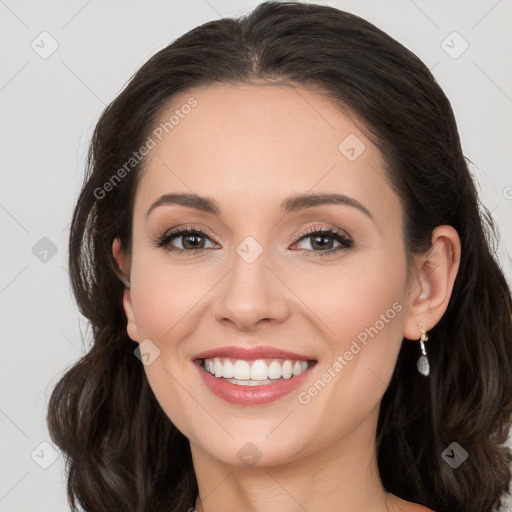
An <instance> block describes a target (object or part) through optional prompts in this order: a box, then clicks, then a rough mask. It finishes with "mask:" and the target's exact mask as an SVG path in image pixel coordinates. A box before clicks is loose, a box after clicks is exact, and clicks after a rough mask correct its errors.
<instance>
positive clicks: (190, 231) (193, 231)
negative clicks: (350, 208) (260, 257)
mask: <svg viewBox="0 0 512 512" xmlns="http://www.w3.org/2000/svg"><path fill="white" fill-rule="evenodd" d="M183 235H199V236H200V237H201V238H208V239H210V238H211V237H210V236H209V235H208V234H207V233H205V232H204V231H202V230H201V229H197V228H193V227H189V226H187V227H184V228H181V229H178V230H176V231H171V232H170V233H166V234H164V235H163V236H162V237H160V238H159V239H158V240H157V241H156V243H155V245H156V247H161V248H163V249H164V250H166V251H168V252H173V253H175V254H186V255H187V256H193V255H195V254H197V253H200V252H203V251H208V250H209V249H206V248H202V249H179V248H176V247H170V246H169V244H170V242H171V240H173V239H174V238H179V237H180V236H183ZM312 235H320V236H327V237H328V238H334V239H335V240H336V241H338V242H340V244H341V245H340V246H339V247H336V248H334V249H329V250H328V251H313V250H311V249H300V250H299V251H298V252H299V253H300V254H305V255H308V254H309V255H311V256H313V257H315V258H316V257H323V256H325V255H330V254H333V253H335V252H338V251H340V250H347V249H350V248H352V246H353V245H354V242H353V240H352V239H350V238H349V237H348V236H347V235H346V234H345V233H343V232H342V231H337V230H335V229H332V228H315V227H313V228H309V229H308V230H306V231H305V232H303V233H301V234H300V235H299V236H298V237H297V239H296V240H295V241H294V242H293V245H295V244H296V243H297V242H300V241H301V240H302V239H304V238H309V237H311V236H312Z"/></svg>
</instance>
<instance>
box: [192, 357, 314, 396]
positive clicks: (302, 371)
mask: <svg viewBox="0 0 512 512" xmlns="http://www.w3.org/2000/svg"><path fill="white" fill-rule="evenodd" d="M227 352H229V353H230V354H229V355H228V354H227ZM269 353H271V354H272V355H269ZM199 356H201V357H196V358H195V359H193V361H192V362H193V363H194V365H195V367H196V368H197V369H198V371H199V374H200V376H201V379H202V381H203V383H204V384H205V385H206V387H207V388H208V389H209V390H210V392H212V393H213V394H214V395H216V396H217V397H219V398H221V399H222V400H224V401H226V402H229V403H231V404H235V405H251V406H252V405H265V404H268V403H271V402H274V401H276V400H279V399H281V398H283V397H284V396H286V395H288V394H290V393H291V392H292V391H294V390H296V389H297V388H298V387H299V386H300V385H301V384H303V383H304V382H305V379H307V378H308V377H309V375H311V371H312V368H313V367H314V366H315V365H316V363H317V360H316V359H312V358H307V357H305V356H300V355H298V354H292V353H289V352H283V351H275V350H270V351H269V350H245V349H236V350H233V347H231V349H230V350H229V351H228V350H227V349H226V350H216V351H215V352H214V351H210V352H205V353H203V354H199Z"/></svg>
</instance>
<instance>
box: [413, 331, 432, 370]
mask: <svg viewBox="0 0 512 512" xmlns="http://www.w3.org/2000/svg"><path fill="white" fill-rule="evenodd" d="M419 328H420V332H421V337H420V345H421V353H422V355H421V356H420V358H419V359H418V362H417V363H416V366H417V368H418V371H419V372H420V373H421V375H424V376H425V377H426V376H427V375H428V374H429V373H430V365H429V364H428V358H427V351H426V350H425V345H424V342H425V341H427V340H428V336H427V333H426V332H425V331H424V329H423V327H422V326H421V324H420V325H419Z"/></svg>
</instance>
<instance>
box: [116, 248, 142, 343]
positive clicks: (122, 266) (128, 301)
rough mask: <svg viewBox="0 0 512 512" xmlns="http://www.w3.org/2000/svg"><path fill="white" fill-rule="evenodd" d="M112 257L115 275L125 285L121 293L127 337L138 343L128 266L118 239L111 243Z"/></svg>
mask: <svg viewBox="0 0 512 512" xmlns="http://www.w3.org/2000/svg"><path fill="white" fill-rule="evenodd" d="M112 255H113V256H114V259H115V260H116V262H117V265H118V267H119V271H117V272H116V273H117V275H118V276H119V279H120V280H121V281H122V282H123V283H124V285H125V288H124V293H123V308H124V312H125V314H126V319H127V324H126V331H127V333H128V336H129V337H130V338H131V339H132V340H133V341H136V342H138V341H139V335H138V332H137V324H136V322H135V315H134V312H133V305H132V296H131V289H130V280H129V275H130V270H129V264H128V262H127V260H126V257H125V254H124V252H123V250H122V248H121V241H120V240H119V238H116V239H115V240H114V242H113V243H112ZM127 276H128V277H127Z"/></svg>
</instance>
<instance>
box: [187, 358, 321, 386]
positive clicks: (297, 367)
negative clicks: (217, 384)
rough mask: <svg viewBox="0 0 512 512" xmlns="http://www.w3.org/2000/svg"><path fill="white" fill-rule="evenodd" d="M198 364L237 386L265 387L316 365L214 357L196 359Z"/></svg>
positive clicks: (279, 359)
mask: <svg viewBox="0 0 512 512" xmlns="http://www.w3.org/2000/svg"><path fill="white" fill-rule="evenodd" d="M196 363H197V364H198V365H199V366H200V367H201V368H202V369H203V370H204V371H205V372H208V373H209V374H210V375H212V376H213V377H215V378H216V379H221V380H224V381H226V382H228V383H230V384H235V385H237V386H265V385H269V384H276V383H278V382H282V381H284V380H288V379H293V378H295V377H298V376H299V375H302V374H303V373H305V372H306V371H307V370H308V369H309V368H310V367H311V366H314V365H315V364H316V360H315V359H310V360H307V361H304V360H300V359H295V360H294V359H282V358H267V359H255V360H245V359H234V358H228V357H214V358H206V359H196Z"/></svg>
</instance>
